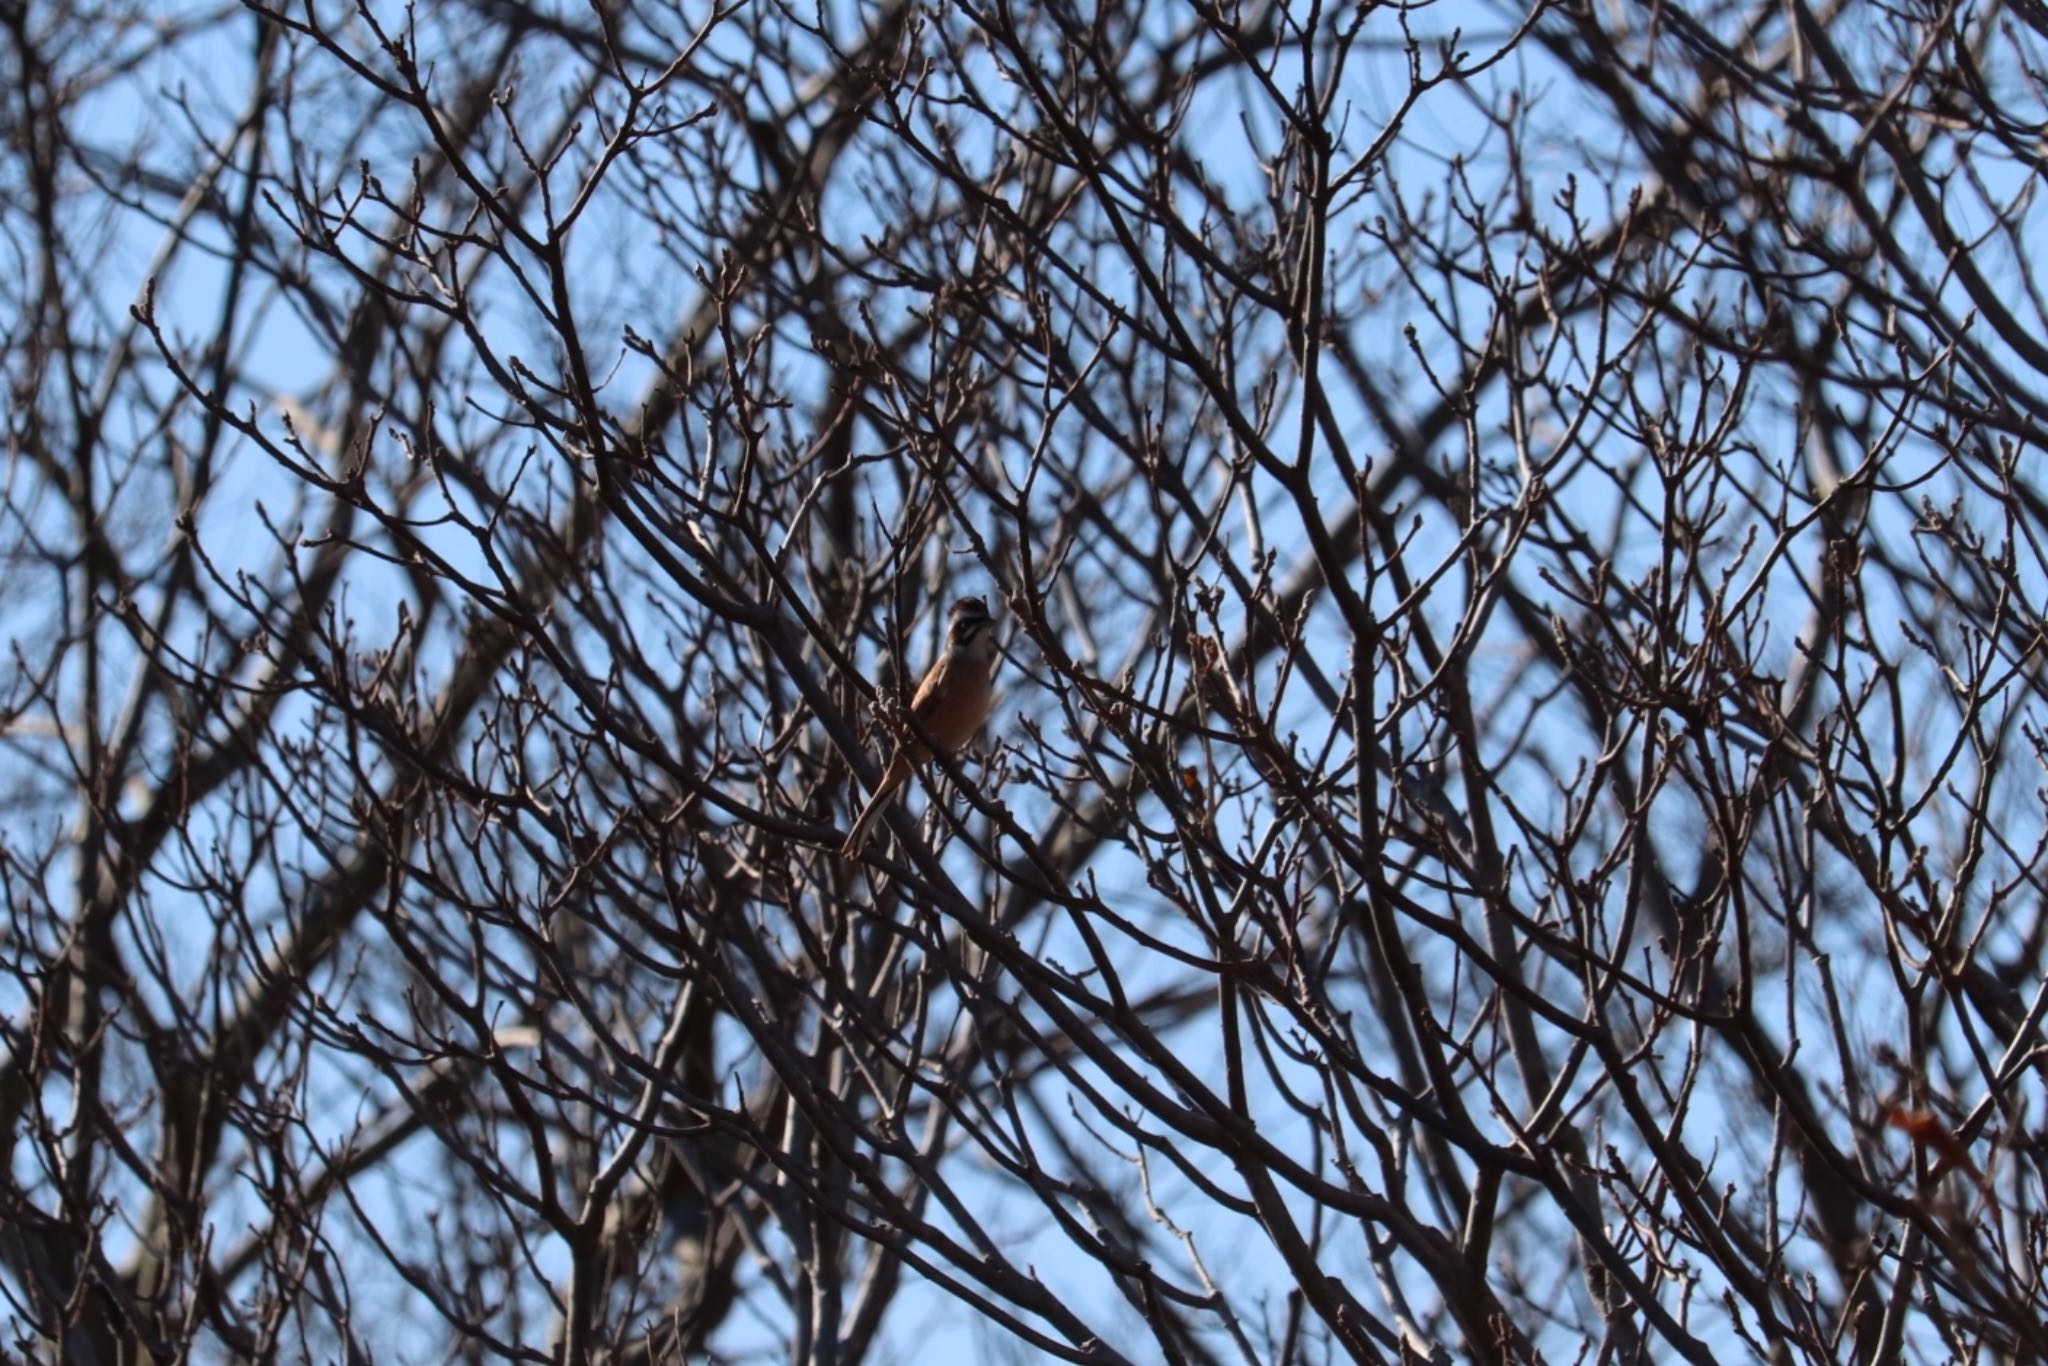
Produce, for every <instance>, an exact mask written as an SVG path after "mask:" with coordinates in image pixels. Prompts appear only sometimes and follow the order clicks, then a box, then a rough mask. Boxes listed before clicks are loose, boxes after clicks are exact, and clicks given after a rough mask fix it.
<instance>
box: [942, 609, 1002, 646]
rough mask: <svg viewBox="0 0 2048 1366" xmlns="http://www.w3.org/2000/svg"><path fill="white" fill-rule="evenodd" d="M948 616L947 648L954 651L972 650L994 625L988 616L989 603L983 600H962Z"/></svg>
mask: <svg viewBox="0 0 2048 1366" xmlns="http://www.w3.org/2000/svg"><path fill="white" fill-rule="evenodd" d="M946 616H947V622H948V625H947V628H946V646H947V648H948V649H952V650H966V649H970V648H972V646H973V645H974V643H975V641H977V640H979V639H981V637H982V636H983V635H985V634H987V632H988V629H989V627H990V625H992V624H993V623H992V621H991V619H990V617H989V614H988V603H987V602H986V601H985V600H984V599H981V598H962V599H960V601H958V602H956V603H954V604H953V609H952V610H951V611H950V612H948V613H947V614H946Z"/></svg>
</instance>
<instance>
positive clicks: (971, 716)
mask: <svg viewBox="0 0 2048 1366" xmlns="http://www.w3.org/2000/svg"><path fill="white" fill-rule="evenodd" d="M994 627H995V622H994V621H993V620H992V619H991V618H990V617H989V614H988V603H986V602H985V601H983V600H982V599H980V598H962V599H960V601H958V602H956V603H954V604H953V610H952V611H951V612H949V613H947V617H946V648H945V649H944V650H943V651H942V652H941V653H940V655H939V657H938V659H936V660H935V661H933V663H932V667H931V668H930V669H929V670H927V671H926V673H925V676H924V681H923V682H922V683H919V684H918V685H917V692H916V693H915V694H914V695H913V696H912V697H911V699H910V715H911V716H912V717H913V718H914V719H915V720H916V721H917V723H918V725H920V726H922V727H923V728H924V730H925V732H926V733H928V734H929V735H930V736H931V738H932V739H934V740H936V741H937V742H938V743H939V745H940V747H941V748H943V749H944V750H945V751H946V752H947V753H949V754H950V753H952V752H953V751H955V750H957V749H959V748H960V747H961V746H962V745H964V744H966V743H967V742H968V741H969V740H972V739H973V738H974V733H975V732H976V731H978V730H980V729H981V723H982V722H983V721H984V720H985V719H987V717H988V704H989V698H990V695H991V692H992V689H991V687H990V682H991V679H992V676H993V675H994V673H995V664H996V638H995V630H994ZM929 758H931V751H930V750H928V749H927V748H925V746H924V744H923V743H922V742H921V741H920V740H919V739H918V738H917V732H916V731H915V730H912V732H911V733H910V734H909V735H907V736H905V737H904V740H903V742H902V743H901V744H899V745H897V746H896V752H895V753H894V754H892V755H890V756H889V767H888V768H886V769H884V770H883V771H882V781H881V782H879V783H876V784H875V790H874V793H873V794H872V795H871V796H869V798H868V803H867V805H866V806H863V807H862V808H861V809H860V815H859V816H857V817H855V819H854V822H853V830H852V831H851V833H849V834H848V835H847V837H846V843H845V844H843V845H841V846H840V847H839V852H840V853H841V854H842V855H844V856H845V857H847V858H853V857H855V856H856V855H858V854H859V853H860V851H861V846H862V845H864V844H866V843H867V838H868V831H869V830H870V829H872V828H873V826H874V824H875V822H876V821H877V820H879V819H881V815H882V809H883V808H884V807H886V806H887V805H888V804H889V799H890V798H891V797H893V796H895V795H896V789H897V788H899V787H902V786H903V784H904V783H905V782H906V781H907V780H908V779H909V777H910V771H911V770H912V769H914V768H917V767H919V766H921V765H922V764H923V763H924V762H925V761H926V760H927V759H929Z"/></svg>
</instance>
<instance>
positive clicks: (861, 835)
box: [839, 787, 890, 858]
mask: <svg viewBox="0 0 2048 1366" xmlns="http://www.w3.org/2000/svg"><path fill="white" fill-rule="evenodd" d="M889 796H890V794H889V793H888V792H887V791H885V790H884V789H882V788H879V787H878V788H876V789H875V795H874V796H872V797H869V798H868V804H867V805H866V806H864V807H862V808H861V809H860V814H859V815H858V816H855V817H854V818H853V829H851V830H849V831H847V832H846V843H844V844H842V845H840V846H839V856H840V857H841V858H859V857H860V851H861V847H862V846H863V845H865V844H866V843H867V842H868V831H870V830H872V829H874V828H875V822H876V821H877V820H879V819H880V818H881V815H882V807H883V806H884V805H886V804H887V803H888V800H889Z"/></svg>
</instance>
